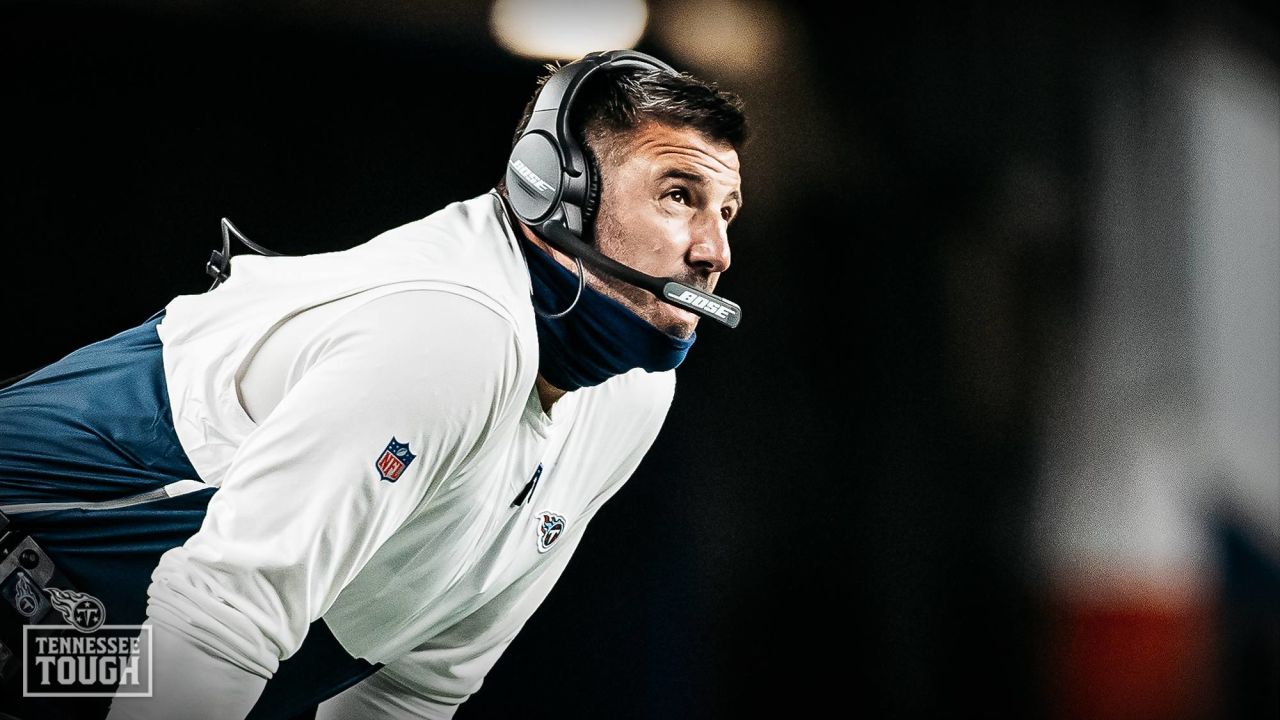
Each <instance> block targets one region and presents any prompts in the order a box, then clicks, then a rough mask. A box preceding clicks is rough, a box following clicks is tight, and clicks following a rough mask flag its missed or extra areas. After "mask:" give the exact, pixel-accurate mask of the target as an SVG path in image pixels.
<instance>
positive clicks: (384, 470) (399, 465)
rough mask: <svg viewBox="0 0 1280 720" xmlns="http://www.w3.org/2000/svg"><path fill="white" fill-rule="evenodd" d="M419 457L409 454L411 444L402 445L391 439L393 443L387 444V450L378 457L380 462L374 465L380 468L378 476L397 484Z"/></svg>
mask: <svg viewBox="0 0 1280 720" xmlns="http://www.w3.org/2000/svg"><path fill="white" fill-rule="evenodd" d="M416 457H418V456H417V455H414V454H413V453H411V452H409V444H408V443H402V442H399V441H398V440H396V439H395V438H394V437H392V438H391V442H389V443H387V449H386V450H383V451H382V454H381V455H379V456H378V462H376V463H374V465H375V466H376V467H377V468H378V474H380V475H381V476H382V479H383V480H386V481H388V482H395V481H397V480H399V479H400V476H401V475H402V474H403V473H404V470H405V468H407V467H409V463H411V462H413V459H414V458H416Z"/></svg>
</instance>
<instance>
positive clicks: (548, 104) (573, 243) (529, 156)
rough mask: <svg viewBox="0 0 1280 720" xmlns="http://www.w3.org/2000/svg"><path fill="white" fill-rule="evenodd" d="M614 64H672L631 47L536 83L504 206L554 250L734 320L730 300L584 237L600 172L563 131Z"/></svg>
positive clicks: (732, 323) (593, 56) (738, 312)
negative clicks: (650, 271) (590, 82)
mask: <svg viewBox="0 0 1280 720" xmlns="http://www.w3.org/2000/svg"><path fill="white" fill-rule="evenodd" d="M616 67H636V68H645V69H658V70H663V71H665V72H670V73H672V74H676V71H675V69H674V68H672V67H671V66H670V65H667V64H666V63H664V62H662V61H661V60H658V59H657V58H655V57H652V56H650V55H646V54H644V53H642V52H637V51H635V50H612V51H608V52H593V53H590V54H588V55H586V56H585V57H583V58H582V59H580V60H576V61H574V62H572V63H570V64H568V65H566V66H564V67H562V68H560V69H559V70H558V71H556V74H555V75H552V76H551V78H550V79H549V80H547V82H546V83H545V84H544V85H543V86H542V89H541V90H540V91H539V93H538V99H537V101H536V103H535V104H534V109H533V113H532V115H531V116H530V118H529V124H528V125H527V126H526V127H525V128H524V130H523V132H521V134H520V138H519V139H518V140H517V141H516V143H515V146H514V147H513V148H512V150H511V157H510V159H509V160H508V162H507V171H506V172H507V174H506V186H507V195H508V198H507V199H508V200H509V203H508V207H509V208H510V209H511V210H512V211H513V212H514V214H515V215H516V216H517V217H518V218H519V219H520V221H521V222H523V223H524V224H525V225H527V226H529V228H530V229H531V230H533V232H534V233H535V234H536V235H537V236H538V237H540V238H542V239H543V240H545V241H546V242H547V243H548V244H549V245H551V246H552V247H554V248H556V249H557V250H559V251H561V252H563V253H565V254H566V255H569V256H570V257H574V258H576V259H578V260H579V261H581V262H585V263H587V264H588V265H591V267H592V268H593V269H595V270H598V271H599V272H603V273H606V274H608V275H612V276H613V277H615V278H617V279H619V280H622V281H623V282H626V283H628V284H631V285H634V286H636V287H639V288H642V289H644V290H647V291H649V292H651V293H653V294H654V295H655V296H657V297H658V299H660V300H663V301H665V302H667V303H670V304H672V305H675V306H677V307H681V308H684V309H686V310H689V311H690V312H693V313H697V314H699V315H701V316H703V317H707V318H710V319H712V320H715V321H716V322H719V323H722V324H724V325H727V326H729V327H731V328H732V327H737V326H738V322H739V320H741V319H742V308H741V307H739V306H738V305H737V304H736V303H734V302H731V301H729V300H725V299H724V298H721V297H718V296H716V295H712V294H711V293H708V292H704V291H702V290H699V289H697V288H695V287H692V286H690V285H687V284H685V283H682V282H679V281H678V280H676V279H675V278H660V277H654V276H652V275H647V274H645V273H642V272H640V271H639V270H635V269H634V268H629V267H627V266H626V265H623V264H622V263H619V262H618V261H616V260H614V259H612V258H610V257H608V256H606V255H604V253H601V252H600V251H599V250H597V249H595V248H594V247H592V246H590V245H589V244H587V243H586V242H584V241H583V240H582V237H583V230H584V226H589V224H590V222H591V219H592V217H593V216H594V215H595V212H596V207H597V205H598V204H599V202H600V172H599V168H598V167H597V166H596V163H595V160H594V158H592V157H591V156H590V153H589V152H587V151H585V149H584V147H583V146H582V145H580V144H579V143H578V141H577V140H576V139H575V138H574V137H573V135H572V133H571V132H570V131H569V115H570V110H571V109H572V107H573V101H574V97H575V96H576V95H577V93H578V90H579V89H580V88H581V87H582V85H583V83H584V82H585V81H586V80H587V78H589V77H590V76H591V75H592V74H594V73H595V72H597V71H599V70H603V69H606V68H616Z"/></svg>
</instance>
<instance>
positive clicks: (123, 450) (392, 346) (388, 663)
mask: <svg viewBox="0 0 1280 720" xmlns="http://www.w3.org/2000/svg"><path fill="white" fill-rule="evenodd" d="M569 67H570V68H572V67H574V66H572V65H571V66H569ZM565 70H566V69H561V72H563V71H565ZM550 78H551V76H547V77H544V78H542V79H541V80H540V83H539V84H540V86H542V87H543V88H545V87H546V85H547V83H548V82H549V80H550ZM537 97H538V96H537V95H535V97H534V98H533V99H531V100H530V102H529V105H528V107H527V108H526V112H525V116H524V118H522V120H521V123H520V128H519V129H518V131H517V134H516V137H517V141H518V140H519V138H520V137H521V134H522V131H523V130H524V128H525V126H526V125H527V124H528V123H529V122H530V116H531V114H532V112H533V111H534V107H535V102H536V100H537ZM570 125H571V128H572V131H573V135H574V137H576V138H583V139H584V140H585V145H586V149H587V151H588V152H589V153H590V154H591V156H592V157H593V158H595V160H594V161H595V162H598V170H599V178H600V180H601V187H600V191H599V201H598V210H597V211H596V212H595V213H593V214H592V216H591V218H590V222H589V225H588V227H585V228H584V231H585V232H584V233H583V234H584V237H583V239H584V240H588V241H590V240H594V245H595V247H596V248H597V249H598V250H599V251H601V252H603V253H604V254H605V255H606V256H608V257H610V258H612V259H613V260H616V261H618V262H621V263H622V264H623V265H626V266H629V267H631V268H633V269H635V270H638V271H640V272H642V273H646V274H648V275H653V276H657V277H667V278H673V279H674V280H676V281H680V282H683V283H684V284H685V285H688V286H690V287H692V288H694V289H696V290H698V291H700V292H704V293H709V292H710V291H711V290H713V289H714V288H715V285H716V283H717V281H718V279H719V276H720V274H721V273H722V272H724V271H725V270H727V269H728V267H729V263H730V255H729V245H728V237H727V229H728V226H729V224H730V223H731V222H732V221H733V220H734V218H735V217H736V215H737V213H738V212H739V210H740V208H741V205H742V195H741V179H740V174H739V172H740V168H739V160H738V150H739V149H740V148H741V147H742V145H743V144H744V142H745V140H746V127H745V119H744V117H743V114H742V106H741V101H740V100H739V99H738V98H737V97H736V96H734V95H732V94H730V93H726V92H723V91H720V90H718V89H716V88H715V87H714V86H711V85H708V84H706V83H703V82H701V81H698V80H696V79H694V78H692V77H689V76H687V75H677V74H673V73H670V72H664V71H660V70H653V69H641V68H636V67H634V66H628V65H620V66H619V67H618V68H617V69H608V70H600V71H599V72H598V73H596V77H593V78H592V79H591V83H590V84H585V85H584V86H583V88H582V91H581V92H580V93H579V94H578V96H577V97H576V99H575V101H574V114H573V115H571V116H570ZM509 177H512V175H511V174H510V173H508V174H507V175H506V176H504V179H503V180H502V181H501V182H499V184H498V186H497V187H496V188H494V189H493V190H490V191H489V192H487V193H485V194H482V195H479V196H477V197H474V198H472V199H470V200H465V201H460V202H455V203H452V204H450V205H448V206H446V207H445V208H443V209H441V210H439V211H437V212H435V213H433V214H431V215H429V216H427V217H425V218H423V219H421V220H418V221H415V222H412V223H409V224H407V225H404V226H401V227H398V228H395V229H393V230H390V231H388V232H386V233H383V234H382V235H379V236H378V237H376V238H374V239H372V240H371V241H369V242H367V243H365V244H363V245H360V246H358V247H356V248H352V249H351V250H347V251H343V252H338V253H325V254H318V255H309V256H302V257H292V258H282V257H255V256H248V257H245V256H242V257H238V258H236V260H235V263H234V272H233V273H231V274H230V277H229V279H228V280H227V281H226V282H225V283H223V284H222V285H221V286H219V287H218V288H217V289H216V290H213V291H211V292H209V293H206V294H204V295H197V296H182V297H179V298H176V299H175V300H173V301H172V302H171V303H170V304H169V305H168V306H167V308H166V309H165V311H164V313H163V314H162V316H161V317H157V318H153V319H151V320H150V321H148V322H147V323H144V324H143V325H142V326H139V327H138V328H134V329H131V330H128V331H126V332H124V333H121V334H120V335H117V336H115V337H113V338H110V339H108V340H105V341H103V342H101V343H96V344H94V345H91V346H88V347H86V348H82V349H81V350H79V351H77V352H76V353H73V354H71V355H70V356H68V357H67V358H64V359H63V360H61V361H59V362H58V363H55V364H54V365H52V366H50V367H48V368H45V369H43V370H41V371H40V372H38V373H36V374H34V375H32V376H31V377H29V378H27V379H26V380H24V381H22V382H21V383H19V384H17V385H14V386H13V387H11V388H8V389H6V390H4V391H3V392H0V511H3V512H5V513H6V514H7V516H8V517H9V520H10V522H11V523H12V527H15V528H18V529H20V530H21V531H22V532H23V533H26V534H29V535H30V537H31V538H32V539H34V540H35V541H36V542H38V543H39V544H40V546H41V548H42V549H43V551H44V552H45V553H47V555H48V558H49V559H50V560H51V561H52V563H54V564H56V565H57V567H58V570H59V572H60V573H62V574H64V575H65V576H66V578H67V579H69V580H70V582H71V583H72V584H74V586H75V589H76V590H77V591H80V592H84V593H88V594H89V595H91V596H93V597H94V598H96V599H97V600H98V601H100V603H101V605H102V606H104V607H105V611H106V615H107V622H109V623H112V624H133V623H140V622H143V621H144V620H145V621H146V622H147V623H148V625H149V626H150V628H151V634H152V642H153V646H152V647H151V648H150V649H149V650H147V651H146V652H147V653H148V657H149V658H154V659H155V663H154V668H155V677H154V696H153V697H138V698H133V697H123V692H122V696H121V697H118V698H116V699H115V701H114V703H113V704H112V707H111V710H110V717H111V718H113V719H114V718H135V717H137V718H141V717H157V718H159V717H184V718H201V717H210V718H215V717H216V718H239V717H246V716H248V717H253V718H258V717H290V716H292V715H294V714H296V713H299V712H304V711H306V709H307V708H309V707H314V706H315V705H316V704H317V703H320V706H319V711H318V716H319V717H322V718H347V717H427V718H437V717H440V718H447V717H451V716H452V715H453V713H454V712H455V711H456V709H457V707H458V706H459V705H460V704H461V703H462V702H464V701H465V700H466V698H467V697H469V696H470V695H471V694H472V693H474V692H475V691H476V690H477V689H478V688H479V687H480V685H481V683H482V681H483V679H484V676H485V675H486V674H487V672H488V671H489V669H490V668H491V667H492V666H493V664H494V662H496V660H497V658H498V657H499V656H500V655H501V653H502V652H503V650H504V649H505V648H506V647H507V645H508V644H509V643H510V642H511V641H512V639H514V637H515V635H516V634H517V633H518V632H519V630H520V628H521V627H522V626H523V624H524V622H525V621H526V620H527V619H528V617H529V616H530V615H531V614H532V613H533V611H534V610H535V609H536V608H537V606H538V605H539V604H540V603H541V602H542V600H543V599H544V598H545V597H546V594H547V593H548V592H549V591H550V589H551V587H552V585H553V584H554V582H555V581H556V579H557V578H558V577H559V575H560V573H561V572H562V571H563V569H564V567H565V565H566V564H567V562H568V560H569V557H570V555H571V554H572V552H573V550H574V548H575V547H576V546H577V543H578V542H579V541H580V540H581V537H582V533H583V531H584V530H585V528H586V526H587V524H588V522H589V521H590V519H591V518H592V517H593V516H594V515H595V513H596V512H597V511H598V509H599V508H600V506H601V505H602V504H603V503H604V502H606V501H607V500H608V499H609V498H610V497H612V496H613V495H614V494H615V493H616V492H617V491H618V490H619V488H620V487H621V485H622V484H623V483H624V482H625V481H626V480H627V479H628V477H630V475H631V474H632V472H633V471H634V470H635V468H636V466H637V465H638V464H639V462H640V460H641V459H642V458H643V456H644V454H645V453H646V452H647V451H648V449H649V447H650V446H651V444H652V442H653V440H654V438H655V437H656V435H657V433H658V430H659V429H660V427H661V425H662V422H663V420H664V419H665V416H666V413H667V410H668V408H669V405H670V402H671V399H672V396H673V393H674V382H675V378H674V368H675V367H676V366H678V365H679V363H680V361H681V360H682V359H683V357H684V356H685V353H686V352H687V351H688V349H689V347H690V346H691V345H692V344H693V341H694V340H695V338H696V334H695V326H696V324H697V322H698V317H697V315H695V314H693V313H691V312H689V311H687V310H684V309H680V308H678V307H676V306H675V305H673V304H670V303H667V302H664V301H662V300H659V299H658V298H657V297H656V296H655V295H653V294H652V293H650V292H648V291H645V290H641V289H639V288H637V287H635V286H633V285H631V284H629V283H627V282H623V281H622V280H619V279H616V278H615V277H613V276H611V275H609V274H605V273H597V272H591V273H589V274H588V275H587V277H586V284H585V287H583V286H580V285H579V284H578V283H579V278H578V277H577V275H576V274H575V272H580V271H581V269H582V266H581V265H580V264H579V263H578V262H577V260H578V259H577V258H571V257H569V256H568V255H566V254H565V253H563V252H561V251H559V250H557V249H555V247H554V245H555V244H556V243H555V242H554V241H553V242H548V241H547V239H546V238H544V237H541V236H540V235H539V234H538V233H536V232H534V230H533V229H532V228H531V227H530V223H526V222H524V221H522V220H521V219H520V217H519V214H518V213H517V212H516V210H515V209H514V208H513V207H512V205H513V203H512V202H511V201H510V200H509V188H508V187H507V178H509ZM566 308H567V310H566ZM31 572H32V573H35V572H36V571H35V570H32V571H31ZM24 582H26V581H24ZM28 585H30V583H28ZM50 592H51V593H52V591H50ZM11 594H12V593H11ZM14 597H17V596H16V595H15V596H14ZM24 597H26V598H28V599H29V598H30V593H29V592H28V593H27V595H25V596H24ZM144 602H145V605H144ZM26 609H27V610H31V607H30V606H29V603H28V607H27V608H26ZM33 612H34V611H33ZM6 699H9V700H10V701H11V702H12V703H14V705H13V707H14V708H15V709H8V708H6V711H8V712H17V713H19V714H20V716H21V713H23V712H39V713H43V715H42V716H47V714H48V713H49V712H50V708H54V710H53V712H58V713H62V714H64V715H65V714H68V713H70V712H79V713H81V714H82V715H83V716H86V717H99V716H101V713H102V712H103V710H104V708H103V705H102V703H99V704H94V703H93V701H83V700H82V701H78V703H79V704H75V705H70V704H63V705H51V704H45V705H39V704H37V703H53V702H60V701H48V700H43V699H40V700H35V699H28V700H18V699H16V698H14V697H12V696H9V697H7V698H6ZM104 702H105V701H104Z"/></svg>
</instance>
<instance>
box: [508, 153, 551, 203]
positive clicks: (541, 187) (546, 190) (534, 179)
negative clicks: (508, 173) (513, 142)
mask: <svg viewBox="0 0 1280 720" xmlns="http://www.w3.org/2000/svg"><path fill="white" fill-rule="evenodd" d="M511 167H513V168H515V170H516V172H517V173H519V174H520V177H521V178H522V179H524V180H527V181H528V182H529V184H530V185H532V186H533V189H535V190H538V191H540V192H542V194H543V195H546V196H547V197H553V194H554V193H555V188H553V187H551V183H549V182H547V181H546V180H543V179H542V178H540V177H538V175H537V174H536V173H535V172H534V171H532V170H530V169H529V168H528V166H526V165H525V164H524V163H522V162H520V161H519V160H512V161H511Z"/></svg>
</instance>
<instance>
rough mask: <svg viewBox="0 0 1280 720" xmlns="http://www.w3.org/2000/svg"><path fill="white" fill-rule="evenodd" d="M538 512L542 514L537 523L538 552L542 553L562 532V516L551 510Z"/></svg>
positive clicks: (549, 547) (548, 548)
mask: <svg viewBox="0 0 1280 720" xmlns="http://www.w3.org/2000/svg"><path fill="white" fill-rule="evenodd" d="M538 514H539V515H541V516H542V520H541V522H539V523H538V552H540V553H544V552H546V551H548V550H550V549H551V545H552V544H553V543H555V541H556V540H558V539H560V535H562V534H563V533H564V518H562V517H560V516H559V515H557V514H555V513H553V512H546V511H543V512H541V513H538Z"/></svg>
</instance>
